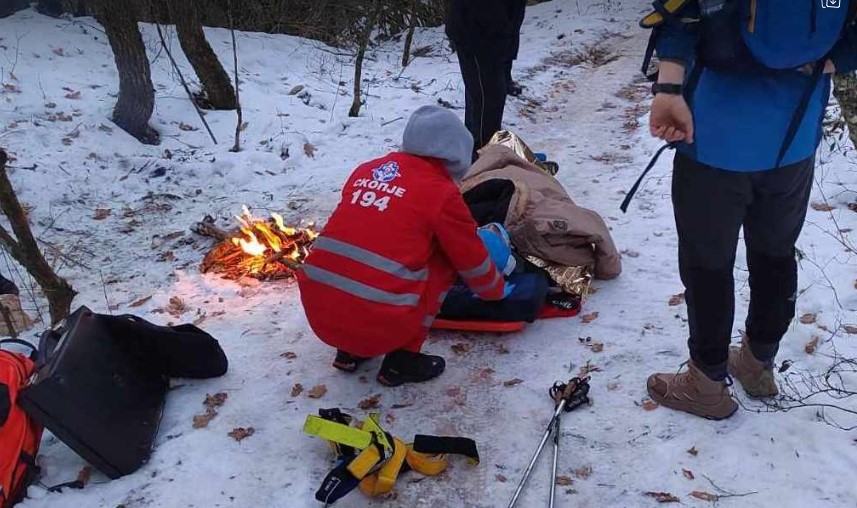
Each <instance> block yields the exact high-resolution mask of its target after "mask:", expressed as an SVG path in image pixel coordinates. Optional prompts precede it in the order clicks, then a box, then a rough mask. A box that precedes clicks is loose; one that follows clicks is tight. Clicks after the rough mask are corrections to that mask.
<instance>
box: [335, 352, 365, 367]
mask: <svg viewBox="0 0 857 508" xmlns="http://www.w3.org/2000/svg"><path fill="white" fill-rule="evenodd" d="M366 360H368V358H362V357H360V356H354V355H352V354H351V353H346V352H345V351H343V350H341V349H337V350H336V358H334V359H333V366H334V367H335V368H337V369H339V370H341V371H343V372H354V371H355V370H357V367H359V366H360V364H361V363H363V362H365V361H366Z"/></svg>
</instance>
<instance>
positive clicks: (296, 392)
mask: <svg viewBox="0 0 857 508" xmlns="http://www.w3.org/2000/svg"><path fill="white" fill-rule="evenodd" d="M303 391H304V385H302V384H300V383H295V386H293V387H292V397H297V396H298V395H300V394H301V393H302V392H303Z"/></svg>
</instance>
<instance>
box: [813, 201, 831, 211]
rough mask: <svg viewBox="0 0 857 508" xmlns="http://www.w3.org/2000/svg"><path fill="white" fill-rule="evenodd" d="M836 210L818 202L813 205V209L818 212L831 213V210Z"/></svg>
mask: <svg viewBox="0 0 857 508" xmlns="http://www.w3.org/2000/svg"><path fill="white" fill-rule="evenodd" d="M835 208H836V207H835V206H830V205H828V204H827V203H817V202H816V203H813V204H812V209H813V210H815V211H816V212H829V211H831V210H834V209H835Z"/></svg>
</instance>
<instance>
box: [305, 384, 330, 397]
mask: <svg viewBox="0 0 857 508" xmlns="http://www.w3.org/2000/svg"><path fill="white" fill-rule="evenodd" d="M325 393H327V386H325V385H315V386H313V387H312V388H310V389H309V391H308V392H307V393H306V394H307V397H309V398H311V399H320V398H322V397H324V394H325Z"/></svg>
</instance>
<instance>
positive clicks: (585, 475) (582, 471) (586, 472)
mask: <svg viewBox="0 0 857 508" xmlns="http://www.w3.org/2000/svg"><path fill="white" fill-rule="evenodd" d="M571 474H573V475H574V476H576V477H577V478H579V479H581V480H588V479H589V477H590V476H592V466H583V467H579V468H577V469H573V470H572V471H571Z"/></svg>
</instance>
